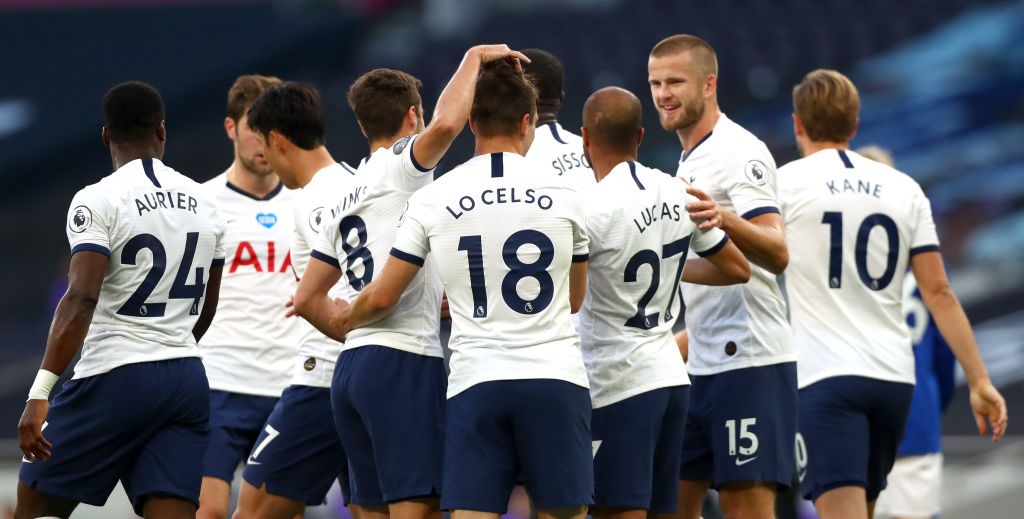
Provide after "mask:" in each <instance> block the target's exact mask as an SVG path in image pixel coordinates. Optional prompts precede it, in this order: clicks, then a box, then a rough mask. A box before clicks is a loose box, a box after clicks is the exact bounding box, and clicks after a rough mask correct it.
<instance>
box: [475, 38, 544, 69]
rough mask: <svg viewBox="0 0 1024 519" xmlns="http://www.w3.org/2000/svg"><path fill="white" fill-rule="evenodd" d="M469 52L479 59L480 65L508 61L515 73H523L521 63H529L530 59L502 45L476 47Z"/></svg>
mask: <svg viewBox="0 0 1024 519" xmlns="http://www.w3.org/2000/svg"><path fill="white" fill-rule="evenodd" d="M469 51H470V52H473V53H475V54H477V55H478V56H479V57H480V63H481V64H484V63H490V62H492V61H495V60H499V59H504V60H506V61H508V63H509V65H512V68H514V69H515V70H516V72H522V71H523V65H522V64H523V63H524V62H525V63H529V62H530V58H527V57H526V55H525V54H523V53H522V52H519V51H516V50H512V49H510V48H509V47H508V45H505V44H504V43H502V44H498V45H477V46H476V47H473V48H471V49H469Z"/></svg>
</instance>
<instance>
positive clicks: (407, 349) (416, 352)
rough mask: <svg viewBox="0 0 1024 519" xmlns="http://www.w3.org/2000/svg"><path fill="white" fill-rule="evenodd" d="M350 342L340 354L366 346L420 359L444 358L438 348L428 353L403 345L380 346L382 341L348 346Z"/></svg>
mask: <svg viewBox="0 0 1024 519" xmlns="http://www.w3.org/2000/svg"><path fill="white" fill-rule="evenodd" d="M350 342H352V341H349V342H346V343H345V347H343V348H342V349H341V352H342V353H345V352H346V351H350V350H354V349H356V348H365V347H367V346H376V347H378V348H390V349H392V350H398V351H403V352H405V353H411V354H413V355H419V356H421V357H433V358H439V359H443V358H444V353H443V350H441V349H440V348H438V350H437V351H429V350H428V349H425V348H413V347H405V346H403V345H395V344H382V343H381V342H382V341H367V342H364V343H358V342H357V343H356V344H351V345H350V344H349V343H350Z"/></svg>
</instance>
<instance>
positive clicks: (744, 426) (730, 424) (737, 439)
mask: <svg viewBox="0 0 1024 519" xmlns="http://www.w3.org/2000/svg"><path fill="white" fill-rule="evenodd" d="M739 422H740V427H739V436H737V435H736V420H726V421H725V428H726V429H728V430H729V455H730V456H736V455H737V451H738V452H739V454H741V455H743V456H751V455H753V454H754V453H756V452H757V446H758V444H757V435H756V434H754V432H753V431H751V430H750V428H751V427H753V426H755V425H757V418H743V419H741V420H740V421H739ZM743 441H747V442H750V444H749V445H747V446H743V445H740V443H741V442H743Z"/></svg>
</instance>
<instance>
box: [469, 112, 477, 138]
mask: <svg viewBox="0 0 1024 519" xmlns="http://www.w3.org/2000/svg"><path fill="white" fill-rule="evenodd" d="M469 131H470V132H472V133H473V135H476V124H474V123H473V116H469Z"/></svg>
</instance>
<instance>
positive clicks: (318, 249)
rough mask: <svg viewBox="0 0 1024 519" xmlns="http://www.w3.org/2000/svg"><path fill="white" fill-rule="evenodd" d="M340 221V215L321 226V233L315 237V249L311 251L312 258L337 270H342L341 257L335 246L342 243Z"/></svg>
mask: <svg viewBox="0 0 1024 519" xmlns="http://www.w3.org/2000/svg"><path fill="white" fill-rule="evenodd" d="M340 221H341V215H338V216H337V217H335V218H334V219H333V220H331V221H329V222H326V223H324V224H323V225H321V226H320V233H319V234H317V235H315V236H314V237H313V247H312V250H310V251H309V256H310V257H311V258H316V259H318V260H320V261H323V262H324V263H327V264H328V265H331V266H332V267H334V268H337V269H340V268H341V263H340V262H339V258H340V255H339V254H338V250H337V249H338V248H337V247H336V245H335V244H338V243H340V242H341V233H340V231H339V227H338V223H339V222H340Z"/></svg>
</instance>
